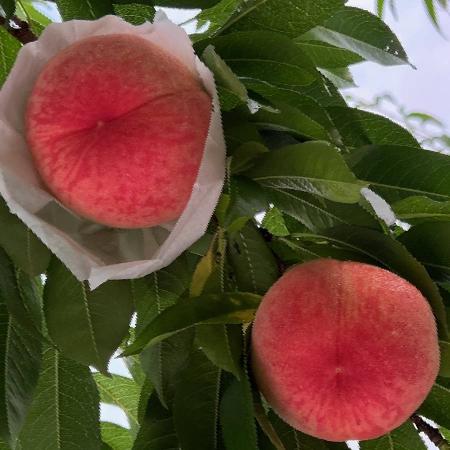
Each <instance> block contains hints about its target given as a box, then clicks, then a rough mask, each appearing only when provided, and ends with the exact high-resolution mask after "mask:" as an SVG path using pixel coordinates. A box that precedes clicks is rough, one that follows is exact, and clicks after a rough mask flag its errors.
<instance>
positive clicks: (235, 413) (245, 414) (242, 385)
mask: <svg viewBox="0 0 450 450" xmlns="http://www.w3.org/2000/svg"><path fill="white" fill-rule="evenodd" d="M220 423H221V427H222V434H223V439H224V441H225V447H226V448H227V450H257V449H258V442H257V436H256V423H255V412H254V410H253V396H252V391H251V387H250V383H249V381H248V379H247V376H246V375H243V376H242V377H241V380H237V379H233V380H232V381H231V383H230V385H229V386H228V387H227V388H226V389H225V391H224V393H223V396H222V400H221V403H220Z"/></svg>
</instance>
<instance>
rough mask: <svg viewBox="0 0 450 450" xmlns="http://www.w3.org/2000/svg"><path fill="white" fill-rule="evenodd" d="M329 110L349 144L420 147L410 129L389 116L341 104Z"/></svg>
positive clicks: (355, 145) (343, 137) (352, 145)
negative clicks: (341, 105) (393, 120)
mask: <svg viewBox="0 0 450 450" xmlns="http://www.w3.org/2000/svg"><path fill="white" fill-rule="evenodd" d="M327 111H328V113H329V114H330V116H331V118H332V120H333V122H334V124H335V125H336V128H337V129H338V130H339V133H340V135H341V137H342V139H343V141H344V144H346V145H347V146H350V147H361V146H363V145H368V144H378V145H406V146H410V147H418V148H420V144H419V143H418V142H417V140H416V139H415V138H414V137H413V136H412V134H411V133H410V132H409V131H407V130H406V129H405V128H403V127H402V126H400V125H398V124H396V123H394V122H392V121H391V120H390V119H388V118H387V117H384V116H380V115H378V114H374V113H371V112H367V111H361V110H358V109H355V108H347V107H340V106H335V107H331V108H328V109H327Z"/></svg>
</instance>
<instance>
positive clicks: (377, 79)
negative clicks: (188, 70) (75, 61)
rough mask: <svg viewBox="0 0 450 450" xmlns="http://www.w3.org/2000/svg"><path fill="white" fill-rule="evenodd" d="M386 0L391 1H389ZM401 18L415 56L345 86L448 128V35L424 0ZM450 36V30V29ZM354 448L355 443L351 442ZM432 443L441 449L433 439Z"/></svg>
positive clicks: (362, 73) (358, 0) (112, 413)
mask: <svg viewBox="0 0 450 450" xmlns="http://www.w3.org/2000/svg"><path fill="white" fill-rule="evenodd" d="M386 3H388V2H386ZM347 4H348V5H352V6H357V7H360V8H364V9H368V10H370V11H372V12H373V11H374V5H375V0H350V1H349V2H348V3H347ZM396 4H397V8H398V12H399V18H398V20H395V19H394V18H393V17H392V14H391V13H390V11H389V8H387V11H386V15H385V17H384V20H385V21H386V22H387V23H388V24H389V26H390V27H391V28H392V29H393V31H394V32H395V33H396V35H397V36H398V37H399V39H400V41H401V42H402V44H403V46H404V47H405V49H406V52H407V54H408V55H409V58H410V60H411V62H412V63H413V64H414V65H415V66H416V67H417V70H413V69H412V68H410V67H409V66H397V67H382V66H379V65H377V64H374V63H363V64H359V65H357V66H354V67H353V68H352V73H353V75H354V78H355V81H356V83H357V85H358V86H359V87H358V88H355V89H350V90H346V91H345V92H346V93H348V94H351V95H353V96H356V97H360V98H365V99H368V100H370V99H372V98H374V97H375V96H377V95H381V94H384V93H390V94H391V95H393V96H394V97H395V98H396V99H397V100H398V102H399V103H400V104H401V105H403V106H404V107H406V109H407V110H408V111H409V112H413V111H419V112H425V113H428V114H431V115H433V116H436V117H437V118H438V119H440V120H441V121H442V122H444V123H445V124H446V125H447V127H449V128H450V88H449V80H450V40H447V39H446V38H444V37H443V36H442V35H441V34H439V33H438V32H437V31H436V29H435V28H434V27H433V25H432V24H431V22H430V21H429V20H428V17H427V13H426V11H425V8H424V5H423V0H396ZM169 17H170V18H171V19H172V20H174V21H176V22H178V23H179V22H182V21H183V20H185V19H186V17H185V15H184V14H180V12H176V11H173V10H172V11H169ZM440 20H441V28H442V29H443V30H450V14H446V13H442V14H440ZM447 35H448V38H449V39H450V31H449V32H448V33H447ZM110 370H111V371H112V372H113V373H118V374H122V375H123V374H126V372H127V371H126V369H125V368H124V366H123V364H122V363H121V362H120V361H118V360H114V361H113V362H112V363H111V366H110ZM102 419H103V420H110V421H112V422H115V423H119V424H121V425H126V418H125V415H124V414H123V413H122V412H121V411H120V410H119V409H118V408H114V407H109V406H106V407H103V408H102ZM351 448H352V449H357V448H358V447H357V445H355V444H352V445H351ZM429 448H430V449H437V447H435V446H433V445H432V444H430V445H429Z"/></svg>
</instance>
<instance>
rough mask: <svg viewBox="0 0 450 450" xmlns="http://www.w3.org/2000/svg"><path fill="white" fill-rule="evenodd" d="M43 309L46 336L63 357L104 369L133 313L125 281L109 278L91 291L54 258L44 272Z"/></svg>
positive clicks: (130, 294) (105, 369)
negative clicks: (48, 335)
mask: <svg viewBox="0 0 450 450" xmlns="http://www.w3.org/2000/svg"><path fill="white" fill-rule="evenodd" d="M44 310H45V317H46V320H47V327H48V332H49V334H50V337H51V338H52V339H53V341H54V342H55V344H56V345H57V346H58V347H59V349H60V350H61V351H62V353H63V354H64V355H65V356H68V357H71V358H73V359H75V360H76V361H79V362H81V363H82V364H90V365H93V366H94V367H96V368H98V369H99V370H100V371H101V372H106V371H107V365H108V361H109V359H110V358H111V356H112V354H113V353H114V351H115V350H116V349H117V348H118V346H119V345H120V343H121V342H122V340H123V338H124V337H125V335H126V334H127V333H128V327H129V324H130V320H131V315H132V313H133V297H132V290H131V285H130V282H129V281H109V282H107V283H105V284H103V285H101V286H100V287H98V288H97V289H95V290H94V291H90V290H89V288H88V287H87V285H86V284H85V283H82V282H80V281H78V280H77V279H76V278H75V277H74V276H73V275H72V274H71V273H70V272H69V271H68V270H67V269H66V267H65V266H64V265H63V264H62V263H61V262H60V261H58V260H57V259H56V258H54V259H53V260H52V262H51V263H50V267H49V269H48V271H47V282H46V284H45V289H44Z"/></svg>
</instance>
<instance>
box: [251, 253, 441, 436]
mask: <svg viewBox="0 0 450 450" xmlns="http://www.w3.org/2000/svg"><path fill="white" fill-rule="evenodd" d="M252 365H253V372H254V376H255V378H256V381H257V383H258V385H259V387H260V389H261V391H262V393H263V394H264V396H265V397H266V399H267V401H268V402H269V403H270V404H271V406H272V407H273V408H274V410H275V411H276V412H277V413H278V414H279V416H280V417H281V418H282V419H284V420H285V421H286V422H287V423H289V424H290V425H292V426H293V427H294V428H296V429H298V430H300V431H302V432H304V433H307V434H309V435H312V436H315V437H318V438H321V439H325V440H328V441H345V440H351V439H357V440H366V439H373V438H376V437H379V436H381V435H383V434H385V433H387V432H389V431H391V430H393V429H394V428H396V427H398V426H400V425H401V424H402V423H403V422H405V421H406V420H407V419H408V417H409V416H411V414H413V413H414V411H416V409H417V408H418V407H419V406H420V404H421V403H422V402H423V400H424V399H425V397H426V396H427V394H428V393H429V391H430V390H431V387H432V385H433V383H434V381H435V378H436V376H437V374H438V370H439V346H438V337H437V331H436V324H435V319H434V317H433V314H432V311H431V309H430V306H429V304H428V302H427V301H426V299H425V298H424V297H423V296H422V294H421V293H420V292H419V291H418V290H417V289H416V288H415V287H414V286H413V285H411V284H410V283H409V282H407V281H406V280H404V279H403V278H400V277H399V276H397V275H395V274H394V273H392V272H389V271H387V270H384V269H380V268H378V267H375V266H371V265H368V264H362V263H357V262H350V261H346V262H343V261H336V260H331V259H321V260H315V261H312V262H308V263H305V264H301V265H298V266H295V267H293V268H292V269H290V270H289V271H287V272H286V273H285V274H284V275H283V276H282V277H281V278H280V279H279V280H278V281H277V282H276V283H275V284H274V285H273V286H272V287H271V288H270V290H269V291H268V292H267V294H266V295H265V296H264V298H263V300H262V303H261V305H260V307H259V309H258V311H257V314H256V318H255V322H254V325H253V330H252Z"/></svg>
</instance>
